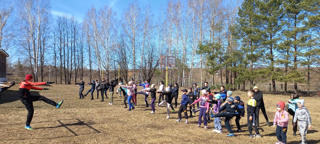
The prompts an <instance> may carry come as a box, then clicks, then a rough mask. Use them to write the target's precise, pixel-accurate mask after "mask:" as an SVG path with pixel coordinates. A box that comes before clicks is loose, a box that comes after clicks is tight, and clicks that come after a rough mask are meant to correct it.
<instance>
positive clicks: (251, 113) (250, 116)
mask: <svg viewBox="0 0 320 144" xmlns="http://www.w3.org/2000/svg"><path fill="white" fill-rule="evenodd" d="M253 94H254V91H252V90H250V91H248V97H249V101H248V105H247V122H248V131H249V133H250V138H253V135H252V127H253V128H254V130H255V131H256V135H255V137H261V135H260V133H259V130H258V128H257V125H256V124H255V123H256V120H257V119H256V113H255V111H256V106H257V101H256V100H255V99H254V97H253Z"/></svg>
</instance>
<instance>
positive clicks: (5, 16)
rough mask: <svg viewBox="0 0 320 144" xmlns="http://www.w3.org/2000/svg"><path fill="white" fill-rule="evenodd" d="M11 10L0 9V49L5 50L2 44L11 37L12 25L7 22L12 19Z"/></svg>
mask: <svg viewBox="0 0 320 144" xmlns="http://www.w3.org/2000/svg"><path fill="white" fill-rule="evenodd" d="M12 11H13V8H12V7H9V8H5V7H3V8H0V49H2V48H5V47H4V46H3V43H4V42H6V41H9V40H10V39H11V38H12V37H13V32H12V31H11V29H12V24H10V23H8V20H10V18H11V17H12Z"/></svg>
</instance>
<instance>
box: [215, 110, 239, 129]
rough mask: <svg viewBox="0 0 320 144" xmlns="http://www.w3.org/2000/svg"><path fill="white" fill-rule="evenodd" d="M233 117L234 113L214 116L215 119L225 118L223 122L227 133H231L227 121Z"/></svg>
mask: <svg viewBox="0 0 320 144" xmlns="http://www.w3.org/2000/svg"><path fill="white" fill-rule="evenodd" d="M234 115H235V114H234V113H218V114H216V115H215V117H225V120H224V122H225V125H226V128H227V129H228V131H229V133H233V131H232V129H231V126H230V123H229V121H230V119H232V118H233V117H234Z"/></svg>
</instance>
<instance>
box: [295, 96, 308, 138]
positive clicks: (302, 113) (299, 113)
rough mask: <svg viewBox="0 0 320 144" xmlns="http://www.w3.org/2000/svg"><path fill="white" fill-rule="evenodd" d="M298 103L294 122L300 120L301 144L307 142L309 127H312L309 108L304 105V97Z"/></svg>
mask: <svg viewBox="0 0 320 144" xmlns="http://www.w3.org/2000/svg"><path fill="white" fill-rule="evenodd" d="M297 104H298V109H297V110H296V112H295V115H294V119H293V122H294V123H296V122H297V121H298V126H299V132H300V135H301V144H306V143H307V139H306V135H307V130H308V127H309V129H311V117H310V113H309V111H308V110H307V108H306V107H304V99H301V100H299V101H298V102H297Z"/></svg>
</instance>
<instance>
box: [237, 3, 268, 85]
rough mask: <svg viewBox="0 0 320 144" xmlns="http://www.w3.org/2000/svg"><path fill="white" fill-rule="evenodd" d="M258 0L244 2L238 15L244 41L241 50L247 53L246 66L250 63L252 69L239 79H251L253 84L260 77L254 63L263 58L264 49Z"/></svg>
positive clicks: (240, 35) (240, 36)
mask: <svg viewBox="0 0 320 144" xmlns="http://www.w3.org/2000/svg"><path fill="white" fill-rule="evenodd" d="M257 4H258V1H257V0H246V1H244V2H243V3H242V5H241V7H240V9H239V12H238V15H239V19H238V23H237V25H238V26H237V27H238V30H239V32H240V33H239V36H237V37H238V38H240V39H239V40H240V41H241V43H242V47H241V50H242V51H243V53H244V54H245V61H246V62H244V68H245V69H246V68H247V65H248V64H250V67H249V68H250V69H249V70H248V71H247V72H241V73H239V74H240V75H239V77H238V81H239V79H242V80H244V82H245V81H246V80H249V81H250V84H251V86H252V85H253V81H254V80H255V79H256V78H258V77H259V76H258V74H259V73H260V72H259V70H254V69H253V68H254V63H256V62H257V61H258V60H259V59H260V58H262V55H263V52H264V49H263V48H262V47H260V44H261V40H262V37H261V35H262V34H261V31H260V29H259V24H260V22H261V21H259V20H258V17H257V13H258V7H257Z"/></svg>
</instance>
